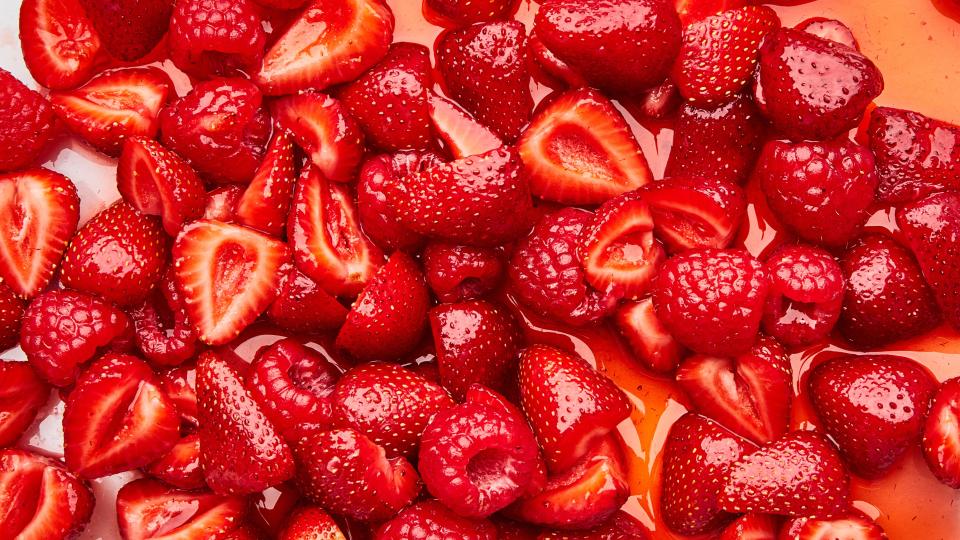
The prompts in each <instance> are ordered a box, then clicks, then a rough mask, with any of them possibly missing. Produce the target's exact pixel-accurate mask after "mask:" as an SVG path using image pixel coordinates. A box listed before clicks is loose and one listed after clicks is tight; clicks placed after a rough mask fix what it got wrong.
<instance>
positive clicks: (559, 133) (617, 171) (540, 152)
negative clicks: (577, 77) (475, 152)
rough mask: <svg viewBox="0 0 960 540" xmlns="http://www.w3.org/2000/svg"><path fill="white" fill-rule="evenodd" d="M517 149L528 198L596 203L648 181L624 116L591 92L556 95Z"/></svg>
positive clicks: (523, 136)
mask: <svg viewBox="0 0 960 540" xmlns="http://www.w3.org/2000/svg"><path fill="white" fill-rule="evenodd" d="M517 149H518V150H519V151H520V158H521V159H522V160H523V164H524V166H525V167H526V170H527V174H528V176H529V178H530V189H531V191H532V192H533V194H534V195H536V196H537V197H540V198H542V199H547V200H550V201H555V202H559V203H564V204H600V203H602V202H604V201H606V200H607V199H609V198H611V197H613V196H616V195H619V194H621V193H624V192H627V191H632V190H635V189H637V188H639V187H641V186H643V185H644V184H646V183H648V182H650V181H652V179H653V177H652V175H651V173H650V167H649V166H648V165H647V160H646V158H644V156H643V150H641V149H640V145H639V144H638V143H637V140H636V138H634V136H633V133H632V132H631V131H630V126H629V125H628V124H627V122H626V120H624V118H623V115H621V114H620V112H619V111H618V110H617V109H616V107H614V105H613V103H611V102H610V100H608V99H607V98H605V97H604V96H603V95H602V94H601V93H600V92H597V91H596V90H593V89H591V88H582V89H579V90H571V91H569V92H566V93H563V94H561V95H559V96H556V97H555V98H554V99H553V100H552V101H550V103H549V104H548V105H547V106H546V107H544V108H543V109H542V110H540V111H539V112H538V113H537V114H536V115H534V118H533V120H532V121H531V122H530V125H529V126H527V128H526V129H525V130H524V132H523V135H521V137H520V140H518V141H517Z"/></svg>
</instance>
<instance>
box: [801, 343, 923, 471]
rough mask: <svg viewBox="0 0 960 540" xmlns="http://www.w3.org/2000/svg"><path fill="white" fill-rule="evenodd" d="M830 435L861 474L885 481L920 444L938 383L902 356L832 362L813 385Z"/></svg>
mask: <svg viewBox="0 0 960 540" xmlns="http://www.w3.org/2000/svg"><path fill="white" fill-rule="evenodd" d="M808 385H809V389H810V397H811V400H812V402H813V406H814V409H816V411H817V415H818V416H819V417H820V419H821V420H822V421H823V424H824V428H825V429H826V431H827V433H829V434H830V436H831V437H833V440H835V441H836V442H837V446H838V447H839V448H840V452H841V453H842V454H843V456H844V457H845V458H846V460H847V462H848V463H849V464H850V467H851V469H852V470H853V471H854V472H856V473H857V474H859V475H861V476H864V477H867V478H877V477H880V476H882V475H883V474H884V473H885V472H886V471H887V470H888V469H889V468H890V467H892V466H893V465H894V464H895V463H896V462H897V461H898V460H899V458H900V456H902V455H903V454H904V452H906V451H907V450H908V449H910V448H911V447H913V446H916V445H918V444H919V441H920V436H921V433H922V431H923V420H924V417H925V416H926V414H927V410H928V409H929V407H930V399H931V398H932V397H933V394H934V392H935V391H936V386H937V382H936V380H935V379H934V378H933V377H932V376H931V375H930V373H929V372H928V371H927V370H926V369H925V368H924V367H922V366H921V365H920V364H917V363H916V362H914V361H912V360H908V359H905V358H900V357H896V356H872V355H868V356H855V357H841V358H838V359H831V360H828V361H827V362H824V363H823V364H820V365H819V366H817V367H816V368H815V369H814V370H813V371H812V372H811V374H810V379H809V381H808Z"/></svg>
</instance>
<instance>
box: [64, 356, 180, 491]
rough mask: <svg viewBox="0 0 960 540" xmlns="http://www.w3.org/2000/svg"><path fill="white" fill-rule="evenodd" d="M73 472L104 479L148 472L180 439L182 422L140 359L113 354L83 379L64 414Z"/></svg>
mask: <svg viewBox="0 0 960 540" xmlns="http://www.w3.org/2000/svg"><path fill="white" fill-rule="evenodd" d="M63 425H64V429H63V448H64V457H65V459H66V462H67V467H69V468H70V470H72V471H74V472H76V473H77V474H78V475H80V476H81V477H83V478H99V477H101V476H109V475H111V474H116V473H119V472H123V471H129V470H132V469H136V468H139V467H143V466H145V465H147V464H149V463H150V462H152V461H154V460H155V459H157V458H159V457H160V456H162V455H163V454H165V453H166V452H167V451H169V450H170V449H171V448H173V445H174V444H176V442H177V440H178V439H179V438H180V433H179V428H180V418H179V417H178V416H177V410H176V407H175V406H174V404H173V402H172V401H170V398H168V397H167V395H166V394H165V393H164V392H163V390H162V389H161V388H160V382H159V379H158V378H157V376H156V375H155V374H154V373H153V371H152V370H151V369H150V366H149V365H147V363H146V362H144V361H143V360H140V359H139V358H136V357H134V356H128V355H125V354H117V353H110V354H106V355H104V356H103V357H101V358H100V359H99V360H97V361H95V362H94V363H92V364H91V365H90V367H89V368H87V370H86V371H85V372H84V373H83V374H82V375H80V377H79V378H78V379H77V384H76V386H75V387H74V389H73V390H72V391H71V392H70V395H69V397H68V398H67V405H66V408H65V409H64V413H63Z"/></svg>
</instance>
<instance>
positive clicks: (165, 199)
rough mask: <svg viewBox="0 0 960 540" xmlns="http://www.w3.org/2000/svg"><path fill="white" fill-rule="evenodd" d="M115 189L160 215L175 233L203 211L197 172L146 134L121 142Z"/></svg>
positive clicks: (139, 206)
mask: <svg viewBox="0 0 960 540" xmlns="http://www.w3.org/2000/svg"><path fill="white" fill-rule="evenodd" d="M117 189H118V190H119V191H120V194H121V195H122V196H123V198H124V200H126V201H127V202H128V203H130V204H131V205H132V206H133V207H134V208H136V209H137V210H139V211H141V212H143V213H144V214H149V215H154V216H160V218H161V219H162V221H163V229H164V230H165V231H166V232H167V234H168V235H170V236H173V237H175V236H176V235H177V233H178V232H180V228H181V227H183V225H184V224H185V223H187V222H189V221H193V220H194V219H196V218H199V217H200V216H202V215H203V211H204V208H205V206H206V203H207V192H206V191H205V190H204V188H203V181H202V180H201V179H200V177H199V176H197V173H195V172H194V171H193V169H192V168H191V167H190V165H188V164H187V163H186V162H185V161H183V160H182V159H181V158H180V156H178V155H177V154H175V153H173V152H171V151H170V150H167V149H166V148H164V147H163V146H161V145H160V143H158V142H156V141H154V140H152V139H147V138H145V137H131V138H129V139H127V140H126V142H125V143H124V144H123V151H122V152H121V153H120V161H119V162H118V163H117Z"/></svg>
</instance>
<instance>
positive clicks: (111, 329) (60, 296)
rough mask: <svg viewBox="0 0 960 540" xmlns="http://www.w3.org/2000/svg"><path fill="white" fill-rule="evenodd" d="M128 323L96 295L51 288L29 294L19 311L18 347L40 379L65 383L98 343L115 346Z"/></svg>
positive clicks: (124, 337)
mask: <svg viewBox="0 0 960 540" xmlns="http://www.w3.org/2000/svg"><path fill="white" fill-rule="evenodd" d="M131 327H132V325H131V324H130V320H129V319H128V318H127V316H126V315H125V314H124V313H123V312H122V311H120V310H119V309H117V308H116V307H114V306H112V305H110V304H108V303H107V302H104V301H103V300H101V299H99V298H97V297H94V296H90V295H88V294H85V293H80V292H75V291H70V290H52V291H48V292H45V293H43V294H41V295H40V296H38V297H36V298H34V299H33V302H31V303H30V305H29V306H28V307H27V311H26V312H25V313H24V314H23V328H22V330H21V332H20V347H22V348H23V352H24V353H26V355H27V360H29V361H30V364H31V365H32V366H33V369H35V370H36V371H37V374H38V375H40V376H41V377H42V378H43V379H44V380H46V381H47V382H49V383H50V384H53V385H55V386H69V385H71V384H73V381H74V380H75V379H76V377H77V374H78V372H79V366H80V365H81V364H85V363H86V362H88V361H89V360H90V359H91V358H93V357H94V355H95V354H96V353H97V351H98V349H100V348H101V347H106V346H108V345H111V344H113V345H114V346H115V347H117V348H119V346H120V345H121V343H122V342H124V341H126V340H127V339H128V337H129V334H130V331H131Z"/></svg>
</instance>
